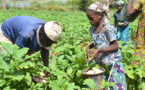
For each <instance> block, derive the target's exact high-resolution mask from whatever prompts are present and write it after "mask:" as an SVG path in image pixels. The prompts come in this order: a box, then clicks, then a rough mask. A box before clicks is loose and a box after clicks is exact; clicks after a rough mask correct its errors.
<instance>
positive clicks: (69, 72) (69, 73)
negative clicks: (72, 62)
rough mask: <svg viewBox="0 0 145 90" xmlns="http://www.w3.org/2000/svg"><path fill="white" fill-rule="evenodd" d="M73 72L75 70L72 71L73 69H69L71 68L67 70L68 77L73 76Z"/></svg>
mask: <svg viewBox="0 0 145 90" xmlns="http://www.w3.org/2000/svg"><path fill="white" fill-rule="evenodd" d="M72 72H73V69H72V68H71V67H69V68H68V69H67V74H68V75H71V74H72Z"/></svg>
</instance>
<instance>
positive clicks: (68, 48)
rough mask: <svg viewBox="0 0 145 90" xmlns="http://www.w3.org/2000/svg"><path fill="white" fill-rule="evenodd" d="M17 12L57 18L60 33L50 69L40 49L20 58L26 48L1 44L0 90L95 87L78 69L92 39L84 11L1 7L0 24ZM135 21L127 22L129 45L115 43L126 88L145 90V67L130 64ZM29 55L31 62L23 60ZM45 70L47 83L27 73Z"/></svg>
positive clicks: (105, 83) (79, 89)
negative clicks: (37, 81) (34, 78)
mask: <svg viewBox="0 0 145 90" xmlns="http://www.w3.org/2000/svg"><path fill="white" fill-rule="evenodd" d="M112 14H113V12H111V13H110V17H111V21H110V22H109V23H110V24H112V25H113V23H114V20H113V15H112ZM18 15H26V16H32V17H36V18H39V19H42V20H44V21H58V22H59V23H60V25H61V26H62V35H61V37H60V39H59V41H58V42H57V43H55V44H54V45H53V48H52V50H51V51H50V55H51V56H50V63H49V68H47V67H44V66H43V63H42V59H41V57H40V54H39V53H40V52H37V53H35V54H33V55H32V56H26V57H25V58H23V56H24V55H25V54H26V53H27V50H28V49H27V48H25V49H21V50H19V49H18V47H16V46H9V45H8V44H5V43H2V46H3V48H5V50H6V51H7V53H6V54H5V53H1V52H0V89H3V90H10V89H18V90H19V89H22V88H23V89H24V90H28V89H29V90H36V89H40V90H42V89H43V90H74V89H76V90H89V89H88V88H86V85H88V86H90V87H92V88H94V87H95V83H94V82H93V81H92V80H89V79H86V80H84V79H83V77H82V75H81V71H82V70H84V69H85V68H86V61H85V58H86V56H85V48H86V45H88V44H89V43H90V41H91V37H90V34H89V28H90V24H89V21H88V19H87V17H86V14H85V12H81V11H68V12H59V11H57V12H55V11H46V10H40V11H35V10H27V11H26V10H19V9H9V10H6V11H4V10H0V16H1V17H0V24H1V23H2V22H3V21H4V20H5V19H7V18H10V17H13V16H18ZM137 24H138V20H136V21H135V22H133V23H130V35H129V36H130V41H129V42H128V45H126V46H124V47H123V46H121V44H122V43H123V42H120V41H119V42H118V43H119V48H120V50H121V53H122V57H123V59H122V62H123V65H124V70H125V75H126V79H127V85H128V90H145V85H144V84H145V83H144V80H143V79H142V77H143V73H144V72H145V68H144V67H142V66H141V65H135V66H132V65H131V63H130V62H131V61H132V60H137V58H135V57H133V56H132V54H133V47H134V45H133V38H134V34H135V32H136V28H137ZM29 58H31V59H32V62H30V61H25V60H26V59H29ZM34 62H35V63H34ZM44 69H46V70H47V71H49V72H50V77H49V78H48V79H47V83H46V84H44V85H43V84H39V83H37V84H35V83H34V82H32V80H31V76H30V73H31V74H34V75H39V74H40V72H41V71H43V70H44ZM39 76H40V75H39ZM109 85H110V84H109V83H108V82H104V84H102V88H106V87H107V86H109Z"/></svg>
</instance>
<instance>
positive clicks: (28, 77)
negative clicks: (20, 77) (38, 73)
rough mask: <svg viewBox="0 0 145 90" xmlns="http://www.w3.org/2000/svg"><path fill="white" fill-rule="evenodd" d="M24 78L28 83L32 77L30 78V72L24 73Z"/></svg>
mask: <svg viewBox="0 0 145 90" xmlns="http://www.w3.org/2000/svg"><path fill="white" fill-rule="evenodd" d="M24 79H26V82H27V84H28V85H30V84H31V82H32V79H31V76H30V73H26V76H25V77H24Z"/></svg>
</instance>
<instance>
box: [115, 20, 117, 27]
mask: <svg viewBox="0 0 145 90" xmlns="http://www.w3.org/2000/svg"><path fill="white" fill-rule="evenodd" d="M114 19H115V20H114V27H116V25H117V21H116V18H114Z"/></svg>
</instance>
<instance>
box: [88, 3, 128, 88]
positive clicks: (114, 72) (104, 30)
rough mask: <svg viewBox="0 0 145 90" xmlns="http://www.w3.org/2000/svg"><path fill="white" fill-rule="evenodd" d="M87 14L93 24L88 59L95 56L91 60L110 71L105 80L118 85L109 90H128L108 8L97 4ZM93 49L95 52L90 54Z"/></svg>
mask: <svg viewBox="0 0 145 90" xmlns="http://www.w3.org/2000/svg"><path fill="white" fill-rule="evenodd" d="M86 14H87V17H88V19H89V22H90V24H91V27H90V35H91V39H92V43H91V44H90V45H88V46H87V47H86V54H87V57H88V56H90V55H91V54H93V55H92V57H91V59H90V60H95V62H96V64H99V65H105V67H107V68H108V70H109V71H110V73H109V74H106V75H105V79H106V80H108V81H109V82H115V83H116V84H115V85H114V86H113V87H108V89H110V90H127V84H126V78H125V73H124V70H123V65H122V61H121V59H122V56H121V52H120V50H119V47H118V43H117V38H116V29H115V27H114V26H112V25H110V24H108V22H109V20H110V17H109V10H108V8H107V7H106V6H105V5H104V4H101V3H99V2H95V3H93V4H91V5H90V6H89V7H88V9H87V11H86ZM93 47H94V48H95V50H93V51H91V52H90V49H92V48H93Z"/></svg>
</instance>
